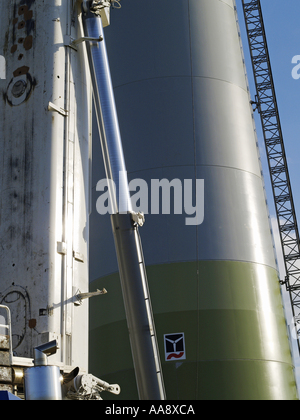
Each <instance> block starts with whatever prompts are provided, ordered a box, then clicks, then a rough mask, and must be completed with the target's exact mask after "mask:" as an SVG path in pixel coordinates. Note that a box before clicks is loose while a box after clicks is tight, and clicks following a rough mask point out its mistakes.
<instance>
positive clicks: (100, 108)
mask: <svg viewBox="0 0 300 420" xmlns="http://www.w3.org/2000/svg"><path fill="white" fill-rule="evenodd" d="M83 23H84V31H85V36H86V37H91V38H98V39H99V38H100V37H102V38H103V41H99V42H87V53H88V59H89V65H90V71H91V78H92V84H93V94H94V104H95V108H96V116H97V121H98V127H99V132H100V139H101V147H102V155H103V159H104V166H105V171H106V177H107V179H108V180H112V181H113V182H114V185H115V186H116V189H115V190H114V188H112V184H111V183H109V186H108V188H109V193H110V198H111V205H112V214H115V213H118V212H119V213H127V211H132V208H131V201H130V194H129V187H128V181H127V171H126V166H125V160H124V155H123V148H122V141H121V135H120V130H119V122H118V116H117V110H116V105H115V99H114V93H113V86H112V81H111V76H110V69H109V64H108V58H107V51H106V45H105V39H104V33H103V27H102V21H101V18H100V17H98V16H96V15H94V14H93V13H91V12H89V11H88V12H87V13H85V14H84V18H83Z"/></svg>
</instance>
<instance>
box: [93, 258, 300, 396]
mask: <svg viewBox="0 0 300 420" xmlns="http://www.w3.org/2000/svg"><path fill="white" fill-rule="evenodd" d="M147 274H148V281H149V285H150V293H151V300H152V306H153V312H154V316H155V325H156V332H157V338H158V342H159V347H160V355H161V361H162V368H163V375H164V381H165V387H166V392H167V398H168V399H169V400H175V399H179V400H188V399H297V390H296V384H295V378H294V372H293V366H292V361H291V356H290V349H289V343H288V339H287V332H286V325H285V319H284V315H283V309H282V303H281V295H280V289H279V284H278V279H277V274H276V271H275V270H274V269H271V268H269V267H265V266H261V265H258V264H252V263H241V262H233V261H200V262H198V263H197V262H186V263H173V264H164V265H156V266H149V267H147ZM103 287H105V288H106V289H107V290H108V294H107V295H104V296H101V297H99V298H94V299H91V300H90V366H89V371H90V372H92V373H93V374H94V375H96V376H98V377H100V378H102V379H104V380H106V381H108V382H110V383H118V384H119V385H120V386H121V390H122V391H121V394H120V396H119V397H116V396H111V395H110V394H108V393H106V395H105V399H109V398H114V399H116V398H120V399H137V398H138V395H137V390H136V384H135V377H134V370H133V363H132V358H131V351H130V344H129V337H128V330H127V326H126V320H125V311H124V306H123V299H122V293H121V288H120V283H119V277H118V274H113V275H110V276H107V277H105V278H102V279H99V280H96V281H94V282H93V283H92V284H91V290H94V289H96V288H103ZM180 332H184V333H185V345H186V359H185V360H181V361H165V355H164V344H163V336H164V334H171V333H180Z"/></svg>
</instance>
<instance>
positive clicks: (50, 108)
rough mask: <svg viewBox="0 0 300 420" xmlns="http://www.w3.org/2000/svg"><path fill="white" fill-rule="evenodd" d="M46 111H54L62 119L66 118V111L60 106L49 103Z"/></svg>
mask: <svg viewBox="0 0 300 420" xmlns="http://www.w3.org/2000/svg"><path fill="white" fill-rule="evenodd" d="M48 111H56V112H58V113H59V114H61V115H63V116H64V117H67V116H68V111H67V110H66V109H63V108H61V107H60V106H57V105H55V104H53V103H52V102H49V104H48Z"/></svg>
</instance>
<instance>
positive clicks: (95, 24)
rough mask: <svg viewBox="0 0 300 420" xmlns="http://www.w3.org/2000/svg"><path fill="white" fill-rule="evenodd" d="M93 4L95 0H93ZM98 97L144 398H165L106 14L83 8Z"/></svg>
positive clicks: (114, 221) (115, 229)
mask: <svg viewBox="0 0 300 420" xmlns="http://www.w3.org/2000/svg"><path fill="white" fill-rule="evenodd" d="M87 4H89V3H87ZM83 15H84V16H83V22H84V30H85V36H86V37H92V38H98V39H99V38H100V37H103V41H102V42H100V43H99V42H88V43H87V50H88V58H89V66H90V71H91V77H92V84H93V93H94V102H95V108H96V115H97V120H98V127H99V133H100V138H101V147H102V154H103V159H104V165H105V170H106V176H107V179H110V180H112V181H114V185H115V187H116V188H112V183H111V184H109V188H110V197H111V203H112V216H111V222H112V230H113V233H114V240H115V247H116V253H117V257H118V265H119V272H120V279H121V285H122V292H123V300H124V306H125V311H126V318H127V324H128V329H129V336H130V344H131V350H132V356H133V362H134V368H135V375H136V380H137V387H138V392H139V397H140V399H142V400H144V399H149V400H150V399H152V400H159V399H164V398H165V395H164V393H165V391H164V384H163V378H162V373H161V367H160V358H159V352H158V346H157V342H156V335H155V330H154V321H153V314H152V309H151V303H150V296H149V291H148V284H147V277H146V270H145V263H144V258H143V252H142V246H141V242H140V238H139V234H138V228H137V224H136V223H134V222H133V219H132V214H131V212H132V209H131V202H130V194H129V188H128V182H127V173H126V167H125V161H124V156H123V148H122V143H121V136H120V132H119V124H118V118H117V112H116V106H115V101H114V94H113V88H112V83H111V77H110V70H109V64H108V59H107V52H106V46H105V41H104V35H103V27H102V22H101V18H100V17H98V16H96V15H94V14H92V13H91V12H90V11H86V12H85V13H83Z"/></svg>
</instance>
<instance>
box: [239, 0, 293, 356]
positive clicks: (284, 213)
mask: <svg viewBox="0 0 300 420" xmlns="http://www.w3.org/2000/svg"><path fill="white" fill-rule="evenodd" d="M242 4H243V11H244V17H245V22H246V31H247V37H248V43H249V48H250V55H251V61H252V68H253V73H254V80H255V86H256V99H255V101H253V104H255V105H256V108H257V110H258V112H259V115H260V119H261V124H262V130H263V136H264V141H265V147H266V153H267V159H268V166H269V171H270V177H271V184H272V191H273V196H274V202H275V209H276V216H277V221H278V226H279V233H280V239H281V246H282V251H283V258H284V265H285V270H286V277H285V279H284V281H281V284H282V285H285V286H286V290H287V291H288V292H289V296H290V300H291V307H292V312H293V316H294V320H295V322H297V319H299V317H300V240H299V230H298V224H297V218H296V210H295V205H294V200H293V194H292V187H291V181H290V176H289V170H288V164H287V157H286V153H285V147H284V141H283V134H282V128H281V123H280V117H279V111H278V105H277V100H276V93H275V86H274V80H273V75H272V69H271V63H270V56H269V51H268V45H267V38H266V32H265V27H264V21H263V15H262V9H261V3H260V0H242ZM297 343H298V350H299V351H300V342H299V336H298V337H297Z"/></svg>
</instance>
